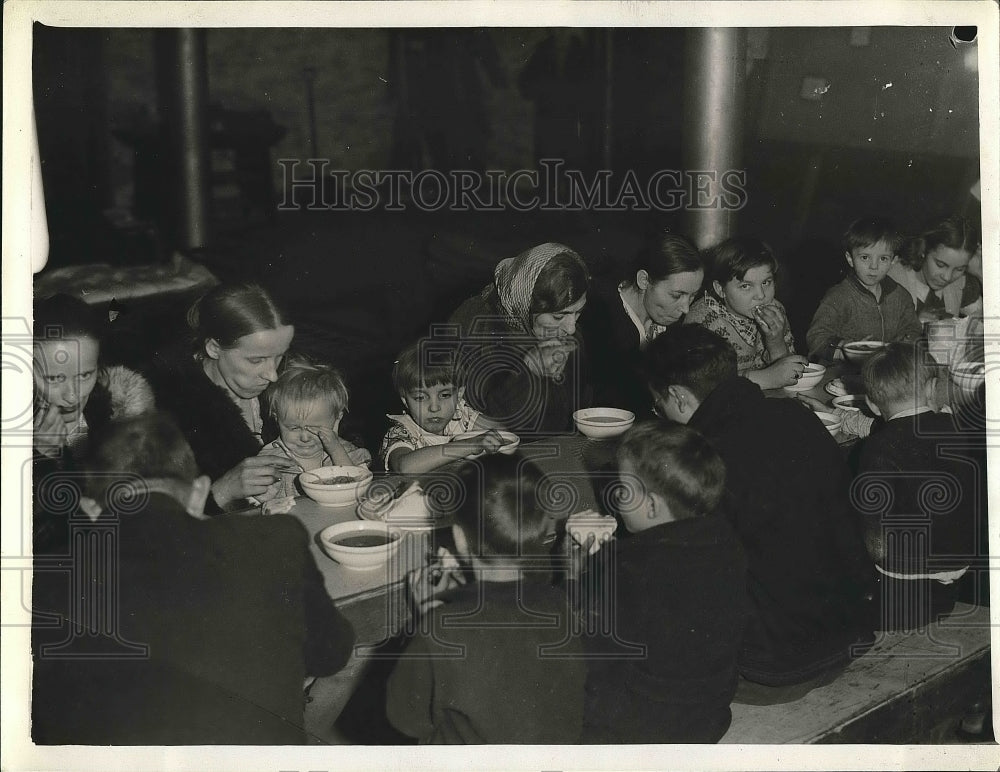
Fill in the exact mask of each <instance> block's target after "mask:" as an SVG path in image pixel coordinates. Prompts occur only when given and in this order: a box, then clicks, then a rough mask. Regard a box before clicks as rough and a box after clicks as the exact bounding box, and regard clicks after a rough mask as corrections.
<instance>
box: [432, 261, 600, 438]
mask: <svg viewBox="0 0 1000 772" xmlns="http://www.w3.org/2000/svg"><path fill="white" fill-rule="evenodd" d="M589 282H590V276H589V274H588V272H587V266H586V264H585V263H584V262H583V259H582V258H581V257H580V256H579V255H578V254H577V253H576V252H574V251H573V250H572V249H570V248H569V247H567V246H564V245H562V244H554V243H548V244H541V245H539V246H537V247H533V248H532V249H529V250H527V251H526V252H523V253H521V254H520V255H518V256H517V257H511V258H507V259H506V260H501V261H500V262H499V263H498V264H497V267H496V270H495V271H494V281H493V283H492V284H490V285H488V286H487V287H486V288H484V289H483V291H482V292H481V293H479V294H478V295H474V296H473V297H471V298H469V299H468V300H466V301H465V302H464V303H463V304H462V305H461V306H459V308H458V309H457V310H456V311H455V312H454V313H453V314H452V316H451V319H450V322H451V323H452V324H454V325H456V326H457V328H458V329H457V332H458V335H459V337H460V339H461V344H460V345H461V355H460V362H461V365H462V379H463V381H464V385H465V389H466V391H465V397H466V399H467V400H468V402H469V404H471V405H472V406H473V407H474V408H476V409H477V410H479V411H480V412H482V413H483V414H484V415H486V416H489V417H490V418H491V419H494V420H495V421H497V422H498V423H499V424H501V425H503V426H504V427H506V428H508V429H510V430H511V431H513V432H515V433H517V434H518V435H521V436H522V438H529V437H540V436H546V435H553V434H559V433H561V432H568V431H572V429H573V418H572V416H573V411H574V410H577V409H578V408H581V407H586V406H587V405H588V404H589V400H590V395H589V387H588V385H587V383H586V380H585V378H584V377H583V373H584V364H583V351H582V347H581V340H580V337H579V334H578V332H577V320H578V319H579V317H580V314H581V312H582V311H583V308H584V306H585V305H586V304H587V288H588V285H589Z"/></svg>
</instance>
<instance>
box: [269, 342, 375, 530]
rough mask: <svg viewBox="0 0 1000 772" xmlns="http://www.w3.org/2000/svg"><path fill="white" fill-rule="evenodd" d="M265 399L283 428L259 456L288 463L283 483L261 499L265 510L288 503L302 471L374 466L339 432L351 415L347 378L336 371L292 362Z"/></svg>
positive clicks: (367, 455) (297, 358) (296, 360)
mask: <svg viewBox="0 0 1000 772" xmlns="http://www.w3.org/2000/svg"><path fill="white" fill-rule="evenodd" d="M265 396H266V399H267V403H268V408H269V410H270V414H271V417H272V418H274V419H275V421H276V422H277V424H278V439H276V440H274V441H273V442H271V443H268V444H267V445H265V446H264V447H263V448H261V451H260V455H262V456H278V457H279V458H281V459H283V460H285V461H287V465H286V466H285V468H284V469H282V470H276V471H278V473H279V474H280V478H279V479H278V480H277V481H275V482H274V483H272V484H271V485H270V486H269V487H268V489H267V491H265V492H264V493H263V494H261V495H260V496H257V497H256V499H257V501H258V502H260V503H262V504H264V505H265V510H266V511H268V512H274V511H278V510H280V509H282V508H284V506H287V505H288V504H289V502H288V501H287V499H288V498H289V497H293V496H294V495H295V493H296V489H295V478H296V477H297V476H298V474H299V472H303V471H305V472H308V471H310V470H312V469H319V468H320V467H323V466H364V467H367V466H368V465H369V464H370V463H371V460H372V454H371V453H369V452H368V451H367V450H366V449H365V448H359V447H357V446H356V445H354V444H352V443H351V442H348V441H347V440H345V439H343V438H342V437H341V436H340V435H339V433H338V432H339V430H340V422H341V420H342V419H343V417H344V413H346V412H347V399H348V394H347V386H346V385H344V379H343V378H342V377H341V376H340V373H338V372H337V371H336V370H334V369H333V368H332V367H329V366H327V365H322V364H316V363H313V362H311V361H309V360H308V359H306V358H305V357H303V356H301V355H298V356H295V357H289V359H288V360H287V363H286V365H285V368H284V370H283V371H282V372H281V375H279V376H278V379H277V380H276V381H275V382H274V383H272V384H271V385H270V386H269V387H268V389H267V392H266V395H265ZM286 511H287V510H286Z"/></svg>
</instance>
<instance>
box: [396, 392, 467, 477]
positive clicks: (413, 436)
mask: <svg viewBox="0 0 1000 772" xmlns="http://www.w3.org/2000/svg"><path fill="white" fill-rule="evenodd" d="M479 415H480V413H479V411H478V410H474V409H473V408H472V406H470V405H469V403H468V402H466V401H465V399H464V398H462V399H460V400H459V401H458V405H457V407H456V408H455V415H454V416H453V417H452V419H451V420H450V421H449V422H448V423H447V424H445V427H444V431H442V432H441V434H431V433H430V432H428V431H426V430H424V429H422V428H421V427H420V426H419V425H418V424H417V422H416V421H414V420H413V419H412V418H411V417H410V416H409V415H408V414H406V413H403V414H402V415H390V416H386V418H388V419H389V420H390V421H392V425H391V426H390V427H389V431H387V432H386V433H385V437H383V438H382V448H381V450H379V457H380V458H381V459H382V461H383V463H384V462H385V461H386V460H387V459H388V458H389V454H390V453H392V451H394V450H395V449H396V448H407V449H408V450H420V449H421V448H429V447H431V446H432V445H444V444H445V443H447V442H451V438H452V437H455V436H456V435H459V434H463V433H465V432H471V431H472V430H474V429H475V428H476V420H477V419H478V418H479Z"/></svg>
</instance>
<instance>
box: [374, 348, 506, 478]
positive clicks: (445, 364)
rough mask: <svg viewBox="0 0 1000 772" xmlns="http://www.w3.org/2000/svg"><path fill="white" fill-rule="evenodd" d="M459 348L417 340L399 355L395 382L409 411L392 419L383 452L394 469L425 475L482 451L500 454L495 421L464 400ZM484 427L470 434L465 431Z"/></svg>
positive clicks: (386, 461) (394, 375)
mask: <svg viewBox="0 0 1000 772" xmlns="http://www.w3.org/2000/svg"><path fill="white" fill-rule="evenodd" d="M455 354H456V352H455V349H454V344H453V343H452V342H450V341H434V340H431V339H428V338H424V339H421V340H418V341H417V342H416V343H414V344H413V345H412V346H410V347H408V348H407V349H405V350H404V351H403V353H401V354H400V355H399V359H398V360H396V363H395V365H394V366H393V368H392V384H393V386H394V387H395V389H396V393H397V394H399V399H400V401H402V403H403V405H404V407H405V408H406V412H405V413H403V414H401V415H389V416H387V418H388V419H389V420H390V421H391V422H392V425H391V426H390V427H389V431H387V432H386V434H385V437H384V438H383V440H382V449H381V451H380V452H379V455H380V456H381V457H382V459H383V460H384V462H385V468H386V469H387V470H389V471H390V472H399V473H403V474H420V473H422V472H429V471H431V470H433V469H437V468H438V467H440V466H443V465H444V464H447V463H448V462H450V461H454V460H455V459H458V458H464V457H465V456H468V455H473V454H477V453H495V452H496V451H497V450H499V449H500V447H501V446H502V445H503V438H502V437H501V435H500V434H499V432H497V431H496V429H497V428H498V427H497V426H496V425H495V424H494V422H493V421H490V420H489V419H487V418H486V417H484V416H483V415H482V414H481V413H480V412H479V411H478V410H474V409H473V408H472V407H470V406H469V404H468V403H467V402H466V401H465V387H464V386H462V385H460V384H459V383H458V379H457V377H456V368H455ZM475 430H481V431H482V432H483V433H482V434H481V435H479V436H476V437H472V438H471V439H461V440H460V439H456V437H457V436H458V435H460V434H464V433H466V432H471V431H475Z"/></svg>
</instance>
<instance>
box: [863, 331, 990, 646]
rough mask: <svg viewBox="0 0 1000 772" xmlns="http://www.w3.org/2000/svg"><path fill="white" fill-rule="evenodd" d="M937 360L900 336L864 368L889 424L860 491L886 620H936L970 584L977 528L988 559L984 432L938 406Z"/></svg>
mask: <svg viewBox="0 0 1000 772" xmlns="http://www.w3.org/2000/svg"><path fill="white" fill-rule="evenodd" d="M930 361H931V360H930V357H929V354H928V353H927V351H926V350H925V349H924V348H923V347H922V346H917V345H913V344H904V343H893V344H891V345H889V346H887V347H886V348H885V349H884V350H882V351H880V352H878V353H876V354H875V355H874V356H873V357H871V359H869V360H868V361H867V362H866V363H865V366H864V368H863V370H862V377H863V378H864V382H865V389H866V392H867V399H868V404H869V405H870V406H871V408H872V410H873V411H875V412H876V413H878V414H879V415H881V416H882V417H883V418H884V419H885V424H884V425H883V426H882V427H881V428H879V429H877V430H876V431H874V432H873V433H872V434H871V436H870V437H869V438H868V439H867V440H866V441H865V444H864V446H863V448H862V451H861V458H860V466H859V477H858V479H857V480H856V482H855V489H854V496H853V500H854V504H855V507H856V508H857V509H858V510H859V511H860V512H861V514H862V515H863V516H864V520H865V525H866V529H865V531H866V537H867V542H868V547H869V551H870V553H871V554H872V557H873V558H874V559H875V562H876V568H877V569H878V571H879V574H880V577H879V581H880V582H881V585H882V611H883V614H882V627H883V629H886V630H893V629H904V630H905V629H911V628H913V627H919V626H921V625H923V624H926V623H927V622H930V621H933V619H934V618H935V617H936V616H937V615H939V614H942V613H947V612H948V611H950V610H951V608H952V607H953V606H954V604H955V600H956V597H957V593H958V591H959V590H960V589H963V590H964V589H969V590H971V589H972V587H973V584H974V574H976V573H977V571H976V570H975V569H973V570H972V571H969V569H970V567H972V566H974V565H975V564H977V563H978V562H980V560H979V558H977V538H978V540H979V544H978V554H979V555H980V556H981V558H982V565H981V566H980V567H981V569H982V570H983V571H985V570H986V569H987V568H988V565H987V563H986V556H987V544H986V543H985V542H986V534H987V531H986V528H985V520H986V494H985V491H986V488H985V484H986V458H985V443H984V437H983V436H982V433H981V432H975V431H969V430H965V431H963V430H962V429H960V427H959V425H958V424H957V422H956V419H955V417H954V416H952V415H950V414H947V413H936V412H934V410H933V407H934V405H935V390H936V377H935V375H934V371H933V369H932V368H931V367H928V362H930ZM869 494H871V495H869ZM876 505H877V506H876ZM966 585H968V587H967V588H966ZM970 594H972V593H971V592H970ZM979 600H980V602H982V600H983V599H979Z"/></svg>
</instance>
